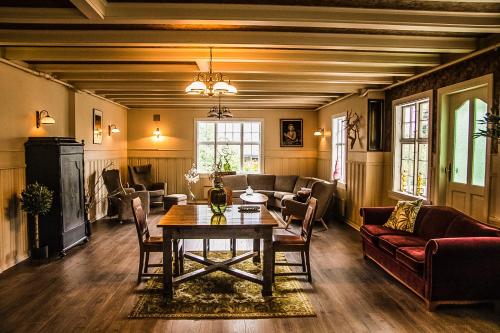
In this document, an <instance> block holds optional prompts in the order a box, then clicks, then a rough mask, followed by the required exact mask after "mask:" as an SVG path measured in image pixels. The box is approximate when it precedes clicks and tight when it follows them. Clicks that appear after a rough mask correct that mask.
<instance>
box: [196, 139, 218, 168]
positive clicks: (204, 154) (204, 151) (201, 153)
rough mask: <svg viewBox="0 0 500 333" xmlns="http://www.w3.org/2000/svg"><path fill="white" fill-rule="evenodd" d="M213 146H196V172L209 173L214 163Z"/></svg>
mask: <svg viewBox="0 0 500 333" xmlns="http://www.w3.org/2000/svg"><path fill="white" fill-rule="evenodd" d="M214 157H215V145H213V144H199V145H198V163H197V167H198V171H200V172H210V171H211V170H212V166H213V165H214V163H215V160H214Z"/></svg>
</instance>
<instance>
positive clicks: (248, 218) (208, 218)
mask: <svg viewBox="0 0 500 333" xmlns="http://www.w3.org/2000/svg"><path fill="white" fill-rule="evenodd" d="M238 207H240V205H233V206H229V207H228V209H227V210H226V212H225V213H224V217H223V218H221V217H220V216H217V215H214V214H213V213H212V211H211V210H210V207H209V206H208V205H206V204H205V205H185V206H181V205H175V206H172V208H170V210H169V211H168V213H166V214H165V215H164V216H163V217H162V218H161V220H160V222H158V224H157V226H158V227H159V228H169V227H224V226H233V227H234V226H241V227H248V226H252V227H276V226H278V222H277V221H276V220H275V219H274V217H273V216H272V215H271V213H269V211H268V210H267V208H266V207H265V206H264V205H260V206H259V207H260V211H259V212H255V213H241V212H239V211H238ZM224 218H225V219H224Z"/></svg>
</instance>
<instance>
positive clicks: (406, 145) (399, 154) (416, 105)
mask: <svg viewBox="0 0 500 333" xmlns="http://www.w3.org/2000/svg"><path fill="white" fill-rule="evenodd" d="M429 101H430V99H429V98H423V99H419V100H414V101H412V102H409V103H404V104H399V105H396V107H395V118H394V119H395V128H394V129H395V130H394V132H395V135H394V140H395V142H394V172H393V174H394V177H393V189H394V191H395V192H400V193H404V194H409V195H412V196H417V197H424V198H427V197H428V179H429V163H428V161H429V124H430V110H429V106H430V102H429Z"/></svg>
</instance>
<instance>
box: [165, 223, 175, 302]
mask: <svg viewBox="0 0 500 333" xmlns="http://www.w3.org/2000/svg"><path fill="white" fill-rule="evenodd" d="M163 295H164V296H165V297H166V298H167V299H172V297H173V295H174V293H173V284H172V235H171V234H170V233H169V232H168V230H167V229H166V228H164V229H163Z"/></svg>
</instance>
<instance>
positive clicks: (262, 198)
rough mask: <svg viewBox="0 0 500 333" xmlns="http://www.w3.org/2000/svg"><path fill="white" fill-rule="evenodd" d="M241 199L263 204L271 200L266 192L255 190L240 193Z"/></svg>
mask: <svg viewBox="0 0 500 333" xmlns="http://www.w3.org/2000/svg"><path fill="white" fill-rule="evenodd" d="M240 199H241V200H243V201H245V202H250V203H256V204H261V203H266V202H267V200H269V197H268V196H267V195H265V194H262V193H255V192H254V193H253V194H246V193H242V194H240Z"/></svg>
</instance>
